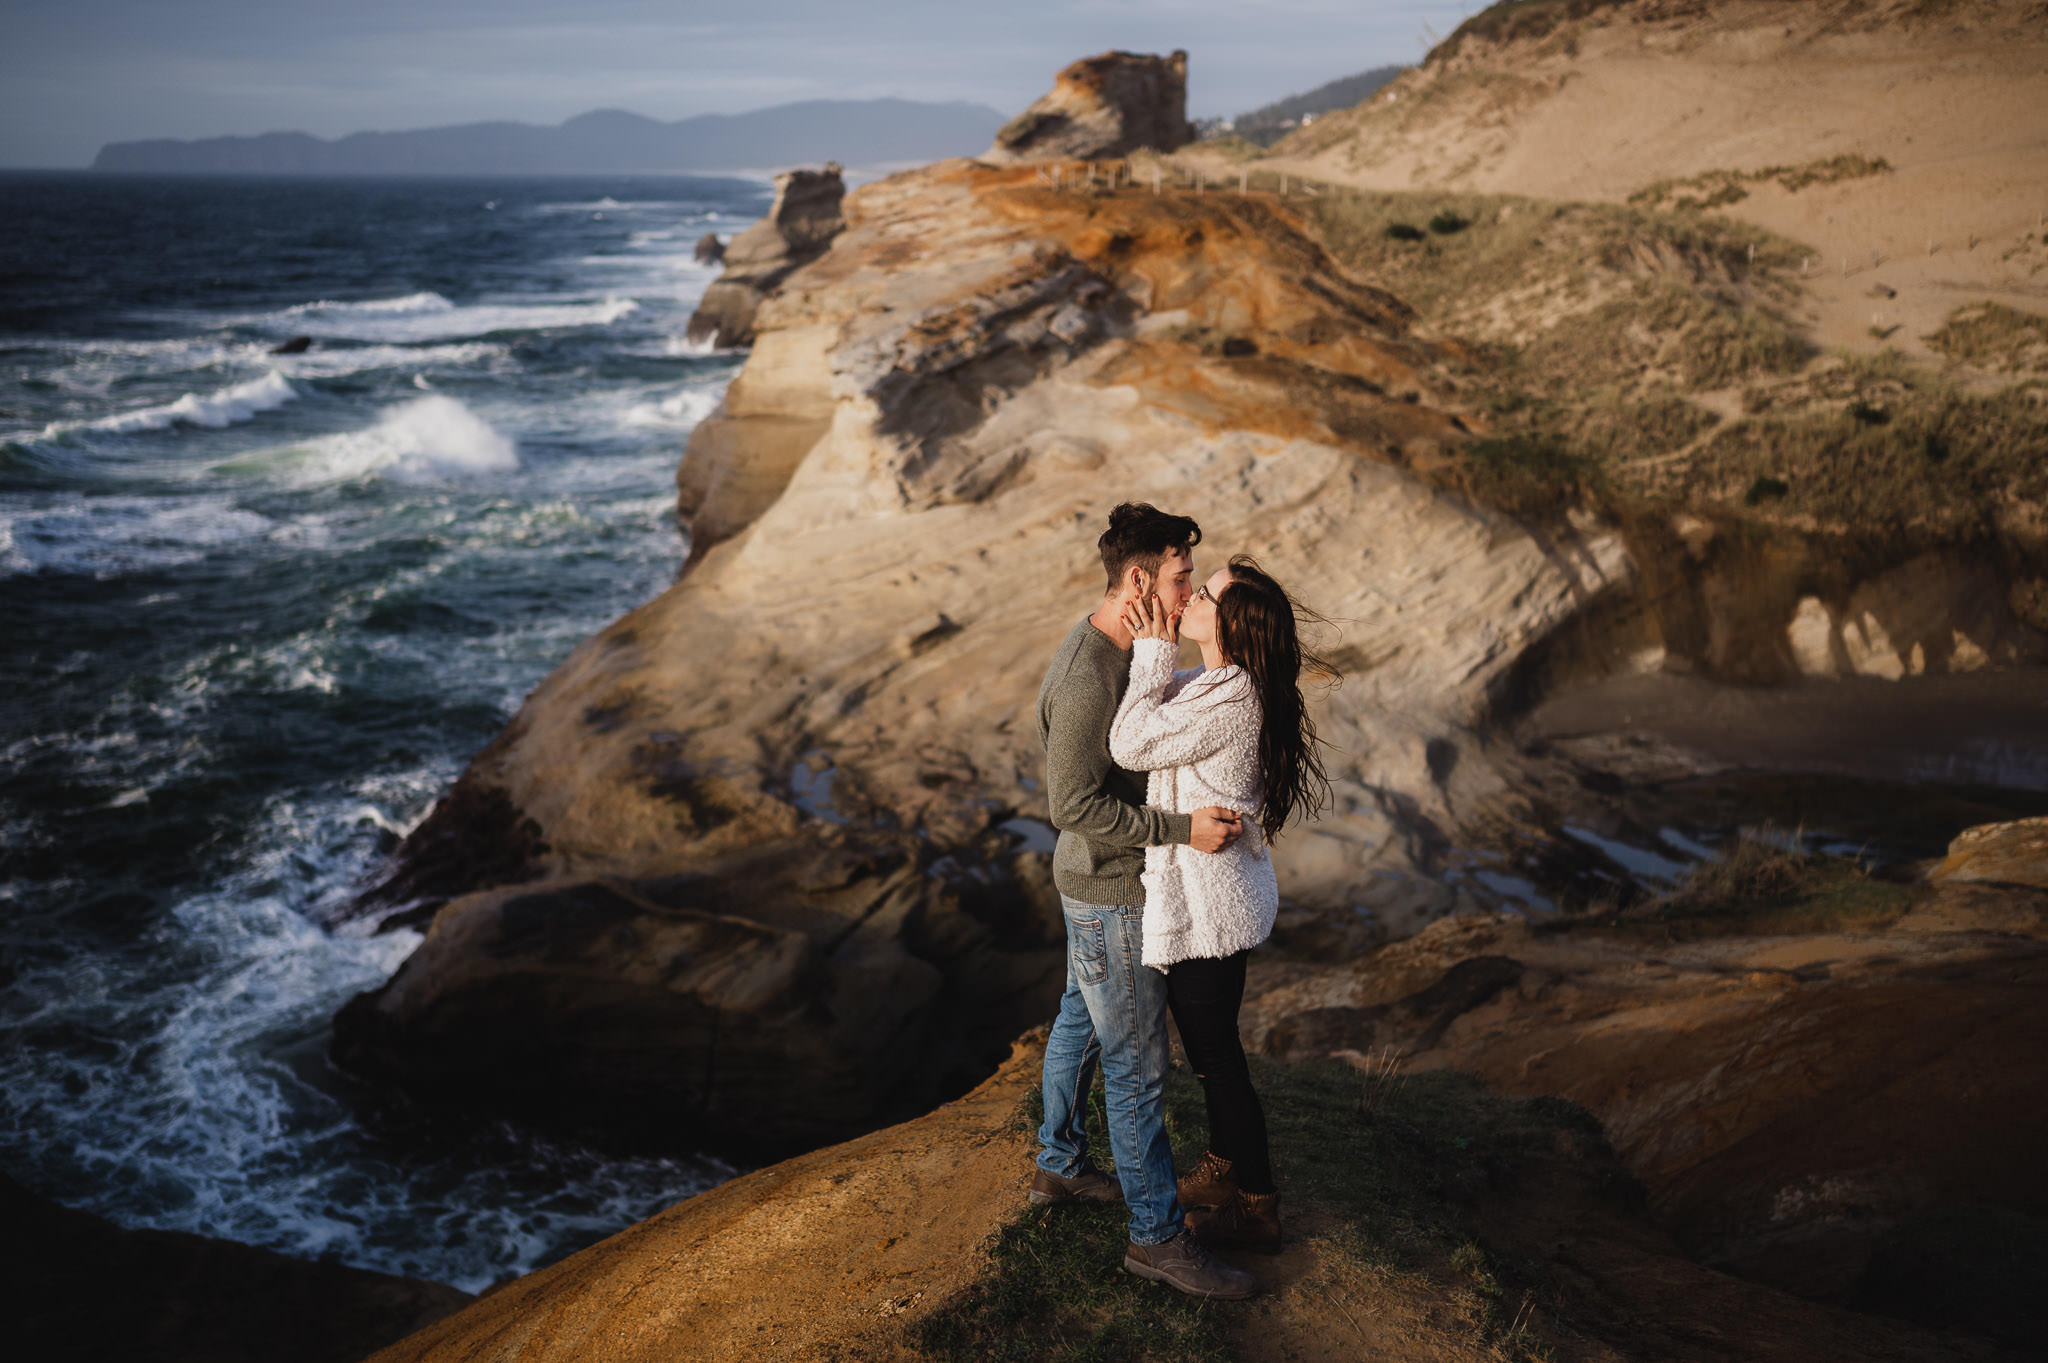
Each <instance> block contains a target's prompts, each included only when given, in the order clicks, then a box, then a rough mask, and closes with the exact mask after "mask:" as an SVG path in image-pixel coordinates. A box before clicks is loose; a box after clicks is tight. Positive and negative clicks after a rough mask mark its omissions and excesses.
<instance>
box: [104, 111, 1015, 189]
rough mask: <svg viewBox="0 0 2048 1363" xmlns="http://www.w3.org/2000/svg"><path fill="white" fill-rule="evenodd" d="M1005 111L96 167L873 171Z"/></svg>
mask: <svg viewBox="0 0 2048 1363" xmlns="http://www.w3.org/2000/svg"><path fill="white" fill-rule="evenodd" d="M1002 122H1003V115H1001V114H999V113H997V112H996V111H995V110H994V109H991V108H988V107H987V106H986V105H981V104H966V103H951V104H921V103H917V102H914V101H911V100H903V99H871V100H823V99H821V100H809V101H806V102H803V103H799V104H779V105H777V106H775V107H774V108H772V109H759V110H756V111H755V112H753V113H750V114H703V115H700V116H698V117H696V118H685V119H681V120H678V121H677V122H674V123H662V122H659V121H657V120H655V119H652V118H645V117H643V116H641V115H639V114H635V113H628V112H626V111H625V110H623V109H600V110H597V111H596V112H594V113H587V114H579V115H577V116H576V117H575V118H572V119H570V120H568V121H567V122H566V123H563V124H561V125H559V126H557V127H552V128H550V127H541V126H537V125H535V124H531V123H509V122H498V123H465V124H462V125H460V126H458V127H452V128H422V129H419V130H418V131H415V132H391V133H351V134H350V135H349V136H347V137H343V138H339V139H336V140H334V141H327V140H324V139H322V138H318V137H313V136H310V135H308V134H306V133H264V134H263V135H262V136H260V137H207V138H199V139H196V140H193V141H180V140H178V139H175V138H160V139H156V140H153V141H148V142H109V143H108V144H107V145H106V146H104V147H102V148H100V154H99V156H98V157H96V158H95V159H94V160H93V163H92V168H93V169H94V170H114V171H148V172H171V173H184V174H223V173H225V174H270V175H278V174H286V175H289V174H302V175H426V174H435V175H468V174H500V175H504V174H512V175H519V174H544V173H558V172H579V171H609V172H620V171H629V172H630V171H678V170H688V171H713V170H771V169H772V170H779V169H782V168H784V167H787V166H793V165H799V164H808V165H816V164H818V163H820V162H824V161H838V162H840V163H842V164H844V165H849V166H871V165H878V164H884V163H888V162H892V161H915V162H923V161H936V160H939V159H941V158H942V157H947V156H972V155H975V154H976V153H978V152H980V151H983V150H985V149H986V148H987V147H988V145H989V143H990V142H991V141H992V140H994V138H995V134H996V129H997V128H998V127H1000V126H1002Z"/></svg>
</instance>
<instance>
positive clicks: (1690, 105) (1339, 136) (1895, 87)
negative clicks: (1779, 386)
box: [1269, 0, 2048, 356]
mask: <svg viewBox="0 0 2048 1363" xmlns="http://www.w3.org/2000/svg"><path fill="white" fill-rule="evenodd" d="M1851 153H1857V154H1861V155H1864V156H1867V157H1871V158H1878V157H1882V158H1883V159H1884V160H1885V161H1886V162H1888V163H1889V164H1890V165H1891V167H1892V170H1891V172H1890V173H1888V174H1880V175H1876V176H1870V177H1866V178H1860V179H1854V180H1846V181H1841V182H1838V183H1835V184H1817V185H1810V186H1808V187H1806V188H1804V189H1802V190H1800V191H1798V192H1796V193H1790V192H1787V191H1786V190H1784V189H1783V188H1781V187H1780V186H1778V185H1777V184H1775V183H1769V182H1765V183H1762V184H1755V185H1751V186H1750V187H1749V196H1748V197H1747V198H1746V199H1743V200H1742V201H1741V202H1739V203H1736V204H1733V205H1730V206H1726V207H1723V208H1720V209H1718V210H1716V211H1720V212H1725V213H1728V214H1730V215H1732V216H1735V217H1739V218H1743V219H1746V220H1748V221H1750V222H1754V223H1757V224H1759V225H1761V226H1764V227H1767V228H1769V229H1771V230H1773V231H1775V232H1779V233H1782V234H1783V235H1785V236H1787V237H1790V238H1792V239H1794V240H1797V241H1800V242H1804V243H1807V244H1809V245H1811V246H1812V247H1813V248H1814V255H1815V270H1814V276H1813V283H1812V302H1813V311H1812V313H1811V321H1812V323H1813V327H1814V332H1813V334H1814V339H1815V340H1816V341H1818V342H1819V343H1820V344H1822V345H1826V346H1843V347H1848V348H1851V349H1866V350H1867V349H1875V348H1876V347H1877V346H1878V345H1879V344H1880V341H1879V339H1878V338H1877V337H1874V336H1872V335H1871V334H1870V329H1871V328H1872V327H1873V326H1875V327H1877V328H1878V329H1880V330H1883V329H1886V328H1890V327H1897V328H1898V330H1897V331H1895V332H1893V333H1892V334H1891V335H1890V337H1889V338H1888V339H1889V343H1890V344H1892V345H1896V346H1899V347H1900V348H1902V349H1904V350H1906V351H1907V353H1909V354H1919V355H1923V356H1924V354H1925V353H1926V351H1925V347H1924V345H1923V344H1922V343H1921V341H1920V339H1919V338H1920V337H1921V336H1922V335H1924V334H1925V333H1927V332H1929V331H1932V330H1934V329H1935V327H1936V326H1938V325H1939V323H1940V321H1941V319H1942V318H1944V317H1946V316H1947V315H1948V313H1949V312H1950V311H1952V310H1953V309H1954V308H1956V307H1957V306H1959V305H1960V304H1962V303H1965V302H1968V301H1973V300H1977V299H1984V298H1990V299H1995V300H1998V301H2001V302H2004V303H2007V304H2009V305H2011V306H2014V307H2019V308H2024V309H2027V310H2029V311H2034V312H2040V311H2043V310H2044V309H2048V244H2044V242H2043V239H2042V236H2041V232H2042V231H2043V230H2044V228H2048V221H2044V219H2043V216H2042V215H2043V214H2044V213H2048V5H2043V4H2041V3H2040V0H1955V2H1954V3H1942V4H1930V3H1925V2H1924V0H1921V2H1919V3H1914V2H1913V0H1888V2H1887V3H1879V4H1872V3H1869V2H1868V0H1800V3H1784V2H1783V0H1769V2H1755V0H1738V2H1737V3H1715V4H1711V5H1700V4H1696V3H1695V4H1677V3H1671V2H1670V0H1634V3H1628V4H1624V5H1621V6H1618V7H1616V8H1615V9H1613V10H1609V11H1605V12H1603V13H1601V14H1598V15H1595V16H1594V17H1592V18H1591V19H1588V20H1585V21H1582V22H1581V23H1580V24H1576V25H1567V26H1565V27H1563V28H1560V29H1559V30H1557V31H1556V32H1555V33H1553V34H1551V35H1550V36H1549V37H1547V38H1545V39H1543V40H1541V41H1537V42H1528V41H1524V42H1520V43H1513V44H1508V45H1505V46H1498V47H1496V46H1493V45H1490V44H1483V43H1470V42H1468V43H1466V44H1464V45H1463V46H1462V47H1461V48H1460V49H1459V50H1458V51H1457V52H1456V53H1455V55H1453V56H1451V57H1450V58H1448V59H1443V60H1439V61H1435V62H1432V63H1431V64H1429V65H1427V66H1424V67H1421V68H1418V69H1417V70H1415V71H1413V72H1410V73H1409V74H1408V75H1406V76H1404V77H1402V78H1401V79H1400V80H1399V81H1397V82H1395V84H1394V85H1392V86H1390V87H1388V88H1387V89H1386V90H1384V91H1382V92H1381V93H1379V94H1377V95H1375V96H1374V98H1373V99H1372V100H1371V101H1368V102H1367V103H1366V104H1365V105H1361V106H1360V107H1359V108H1358V109H1357V110H1353V111H1350V112H1348V113H1344V114H1338V115H1332V116H1330V117H1329V118H1327V119H1325V120H1322V121H1320V122H1318V123H1317V124H1316V125H1314V126H1312V127H1310V128H1308V129H1304V130H1303V131H1302V132H1301V133H1299V134H1297V135H1295V136H1294V137H1292V138H1290V139H1289V140H1288V141H1286V142H1284V143H1282V144H1281V145H1280V146H1279V147H1278V148H1276V150H1275V154H1274V157H1273V159H1272V161H1271V162H1270V163H1269V164H1272V165H1273V167H1274V168H1275V169H1292V170H1295V171H1297V172H1299V173H1302V174H1307V175H1313V176H1316V177H1320V178H1324V179H1328V180H1333V181H1338V182H1341V183H1347V184H1353V185H1358V186H1361V187H1367V188H1380V189H1415V188H1427V187H1431V186H1442V187H1447V188H1458V189H1466V190H1477V191H1483V192H1492V193H1512V194H1529V195H1535V196H1540V197H1543V198H1550V199H1596V200H1624V199H1626V198H1628V196H1629V195H1630V194H1633V193H1635V192H1636V191H1637V190H1640V189H1642V188H1643V187H1644V186H1646V185H1649V184H1652V183H1654V182H1656V181H1659V180H1666V179H1682V178H1686V177H1691V176H1695V175H1699V174H1702V173H1704V172H1709V171H1731V170H1732V171H1754V170H1760V169H1763V168H1766V167H1770V166H1778V165H1801V164H1805V163H1808V162H1811V161H1816V160H1822V159H1826V158H1830V157H1834V156H1837V155H1843V154H1851ZM1880 285H1881V286H1883V288H1884V289H1890V290H1893V291H1895V296H1893V297H1885V296H1883V293H1882V290H1881V289H1879V288H1878V286H1880Z"/></svg>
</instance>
